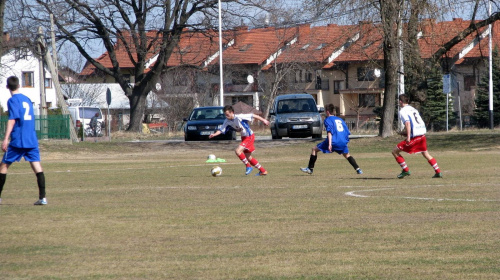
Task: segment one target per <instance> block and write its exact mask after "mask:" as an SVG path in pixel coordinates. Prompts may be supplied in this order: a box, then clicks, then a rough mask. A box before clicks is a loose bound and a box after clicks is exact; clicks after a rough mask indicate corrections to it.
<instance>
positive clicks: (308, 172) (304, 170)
mask: <svg viewBox="0 0 500 280" xmlns="http://www.w3.org/2000/svg"><path fill="white" fill-rule="evenodd" d="M300 171H302V172H304V173H307V174H313V171H312V170H311V169H309V167H304V168H300Z"/></svg>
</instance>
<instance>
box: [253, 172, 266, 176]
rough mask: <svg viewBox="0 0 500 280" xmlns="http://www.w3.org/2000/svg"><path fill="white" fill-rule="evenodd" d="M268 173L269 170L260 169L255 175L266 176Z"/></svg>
mask: <svg viewBox="0 0 500 280" xmlns="http://www.w3.org/2000/svg"><path fill="white" fill-rule="evenodd" d="M266 175H267V171H264V172H262V171H259V173H257V174H255V176H266Z"/></svg>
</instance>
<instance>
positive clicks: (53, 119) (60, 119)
mask: <svg viewBox="0 0 500 280" xmlns="http://www.w3.org/2000/svg"><path fill="white" fill-rule="evenodd" d="M8 120H9V117H8V116H1V117H0V137H1V138H2V139H3V137H4V136H5V129H6V128H7V121H8ZM70 123H71V122H70V118H69V115H48V116H44V117H43V118H42V117H41V116H35V129H36V136H37V137H38V139H70V138H71V137H70V133H69V128H70V127H69V125H70Z"/></svg>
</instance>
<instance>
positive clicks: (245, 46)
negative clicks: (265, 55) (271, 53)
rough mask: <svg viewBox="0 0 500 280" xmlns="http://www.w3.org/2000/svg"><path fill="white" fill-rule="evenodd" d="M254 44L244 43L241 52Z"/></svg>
mask: <svg viewBox="0 0 500 280" xmlns="http://www.w3.org/2000/svg"><path fill="white" fill-rule="evenodd" d="M252 45H253V44H246V45H243V46H242V47H241V48H240V52H246V51H247V50H248V49H249V48H251V47H252Z"/></svg>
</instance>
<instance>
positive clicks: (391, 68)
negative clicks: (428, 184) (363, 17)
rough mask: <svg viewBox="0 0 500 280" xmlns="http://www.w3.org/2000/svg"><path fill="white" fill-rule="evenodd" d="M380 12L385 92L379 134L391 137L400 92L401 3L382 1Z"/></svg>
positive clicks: (390, 0)
mask: <svg viewBox="0 0 500 280" xmlns="http://www.w3.org/2000/svg"><path fill="white" fill-rule="evenodd" d="M380 10H381V12H380V14H381V20H382V26H383V30H384V45H383V48H384V68H385V71H386V72H385V92H384V106H383V111H382V119H381V124H380V127H379V136H381V137H389V136H392V134H393V123H394V110H395V106H394V104H395V101H396V95H397V93H398V68H399V54H398V43H399V42H398V36H397V22H398V21H399V20H400V19H399V3H398V1H396V0H389V1H383V0H381V1H380Z"/></svg>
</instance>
